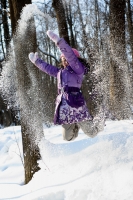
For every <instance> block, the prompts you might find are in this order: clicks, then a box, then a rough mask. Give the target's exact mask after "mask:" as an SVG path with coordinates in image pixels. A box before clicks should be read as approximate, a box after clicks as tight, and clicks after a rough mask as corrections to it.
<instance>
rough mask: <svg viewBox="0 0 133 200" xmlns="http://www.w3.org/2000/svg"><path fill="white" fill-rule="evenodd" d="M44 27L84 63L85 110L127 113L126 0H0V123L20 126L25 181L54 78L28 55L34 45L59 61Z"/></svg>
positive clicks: (129, 8)
mask: <svg viewBox="0 0 133 200" xmlns="http://www.w3.org/2000/svg"><path fill="white" fill-rule="evenodd" d="M47 30H53V31H54V32H55V33H57V34H58V35H59V36H60V37H63V38H64V39H65V40H66V41H67V42H68V44H69V45H70V46H71V47H73V48H76V49H78V51H79V52H80V55H81V57H82V58H85V59H86V60H87V62H88V63H89V65H90V71H89V72H88V74H87V75H85V77H84V83H83V85H82V91H83V94H84V97H85V99H86V102H87V106H88V108H89V110H90V112H91V114H92V115H93V116H95V115H96V114H97V113H99V112H101V114H103V115H104V117H105V119H106V120H110V121H120V120H132V119H133V1H132V0H41V1H38V0H0V129H4V128H6V127H9V126H21V135H22V144H23V156H24V161H23V165H24V173H25V184H27V183H29V181H30V180H31V179H32V177H33V175H34V174H35V173H36V172H37V171H38V170H39V169H40V167H39V165H38V160H39V159H40V151H39V146H38V144H39V142H40V141H41V139H42V138H43V135H44V133H43V126H46V127H51V126H52V123H53V115H54V109H55V98H56V95H57V81H56V79H55V78H53V77H50V76H48V75H47V74H45V73H43V72H41V71H40V70H39V69H37V68H36V67H35V66H34V65H33V64H32V63H31V62H30V61H29V59H28V54H29V53H30V52H38V54H39V57H40V58H41V59H43V60H45V61H46V62H47V63H50V64H52V65H54V66H57V67H58V66H59V65H60V52H59V49H58V48H57V46H56V45H55V44H54V43H53V42H52V41H50V39H49V38H48V36H47V35H46V31H47ZM101 108H102V109H101ZM101 110H102V111H101ZM44 179H45V178H44ZM51 199H52V198H51Z"/></svg>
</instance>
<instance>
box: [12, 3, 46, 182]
mask: <svg viewBox="0 0 133 200" xmlns="http://www.w3.org/2000/svg"><path fill="white" fill-rule="evenodd" d="M9 3H10V13H11V24H12V30H13V33H14V50H15V63H16V73H17V86H18V96H19V102H20V113H21V133H22V143H23V155H24V170H25V183H28V182H29V181H30V180H31V178H32V177H33V175H34V173H35V172H37V171H38V170H39V166H38V163H37V161H38V159H40V153H39V147H38V143H39V142H40V140H41V138H42V137H43V127H42V116H41V100H40V93H41V89H40V88H39V78H40V77H39V70H38V69H37V68H36V67H35V66H33V64H32V63H31V62H30V61H29V59H28V54H29V52H32V51H33V52H35V51H36V31H35V25H34V20H33V18H30V19H27V22H26V26H25V29H22V27H21V23H22V20H23V17H24V16H22V17H21V20H20V21H18V20H19V19H20V14H21V11H22V8H23V7H24V6H25V4H31V0H25V1H24V0H21V1H20V0H9Z"/></svg>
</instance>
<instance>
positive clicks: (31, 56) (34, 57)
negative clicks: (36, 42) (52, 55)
mask: <svg viewBox="0 0 133 200" xmlns="http://www.w3.org/2000/svg"><path fill="white" fill-rule="evenodd" d="M29 59H30V61H31V62H32V63H33V64H35V62H36V60H37V59H38V53H37V52H35V53H33V52H31V53H29Z"/></svg>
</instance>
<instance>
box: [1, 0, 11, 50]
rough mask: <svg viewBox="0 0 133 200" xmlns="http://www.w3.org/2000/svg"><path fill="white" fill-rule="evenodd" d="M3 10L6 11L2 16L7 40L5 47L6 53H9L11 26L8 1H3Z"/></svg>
mask: <svg viewBox="0 0 133 200" xmlns="http://www.w3.org/2000/svg"><path fill="white" fill-rule="evenodd" d="M1 8H2V9H4V10H5V11H4V12H3V15H2V21H3V29H4V40H5V46H6V52H8V47H9V42H10V34H9V25H8V13H7V12H6V10H7V1H5V0H1Z"/></svg>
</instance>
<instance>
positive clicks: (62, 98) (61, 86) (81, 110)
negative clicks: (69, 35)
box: [29, 31, 104, 141]
mask: <svg viewBox="0 0 133 200" xmlns="http://www.w3.org/2000/svg"><path fill="white" fill-rule="evenodd" d="M47 35H48V36H49V38H50V39H51V40H53V42H55V44H56V45H57V46H58V47H59V48H60V51H61V52H62V54H61V61H62V68H61V69H59V68H57V67H55V66H52V65H50V64H48V63H46V62H44V61H43V60H41V59H40V58H38V54H37V52H36V53H35V54H34V53H30V54H29V59H30V60H31V62H32V63H33V64H35V65H36V66H37V67H38V68H39V69H40V70H42V71H43V72H45V73H47V74H49V75H50V76H53V77H56V78H57V84H58V96H57V98H56V108H55V114H54V124H59V125H62V127H63V139H64V140H67V141H71V140H74V139H75V138H76V137H77V136H78V131H79V128H81V129H82V130H83V131H84V133H85V134H87V135H88V136H90V137H94V136H96V135H97V133H98V132H99V131H101V130H102V129H103V127H104V125H103V126H102V128H101V127H100V129H99V127H98V124H95V123H94V119H92V116H91V115H90V113H89V110H88V108H87V106H86V102H85V100H84V98H83V96H82V92H81V90H80V88H81V85H82V81H83V76H84V74H85V71H86V68H85V66H84V64H83V62H81V59H80V55H79V52H78V51H77V50H76V49H72V48H71V47H70V46H69V45H68V44H67V43H66V41H65V40H64V39H63V38H59V37H58V35H56V34H55V33H53V32H52V31H47Z"/></svg>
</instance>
